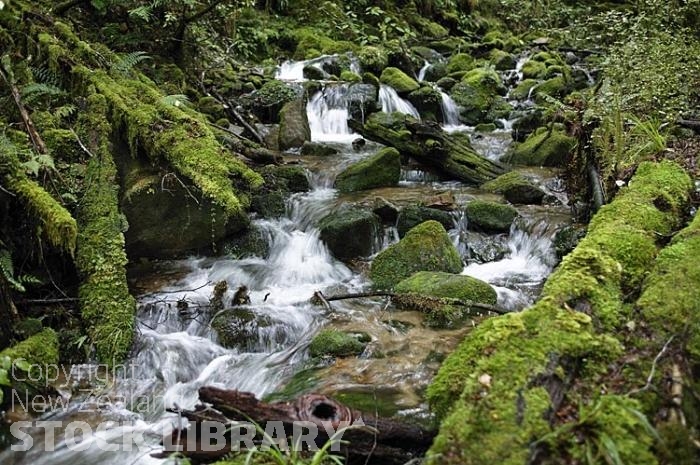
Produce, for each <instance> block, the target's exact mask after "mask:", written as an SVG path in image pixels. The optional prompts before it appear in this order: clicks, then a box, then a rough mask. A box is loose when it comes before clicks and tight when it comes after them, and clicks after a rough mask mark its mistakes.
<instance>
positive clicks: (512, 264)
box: [462, 222, 556, 310]
mask: <svg viewBox="0 0 700 465" xmlns="http://www.w3.org/2000/svg"><path fill="white" fill-rule="evenodd" d="M548 226H549V225H548V224H546V223H545V222H539V223H536V224H534V225H532V226H531V227H529V228H528V229H530V231H526V230H523V229H521V228H519V227H518V226H516V225H515V224H514V225H513V226H512V227H511V230H510V235H509V237H508V241H507V243H506V244H507V247H508V253H507V254H506V256H505V257H504V258H503V259H501V260H498V261H493V262H487V263H472V264H470V265H468V266H466V267H465V268H464V270H463V271H462V274H465V275H469V276H473V277H475V278H478V279H481V280H483V281H486V282H488V283H489V284H491V285H492V286H494V288H495V289H496V291H497V292H498V298H499V304H500V305H502V306H503V307H505V308H508V309H511V310H516V309H520V308H523V307H525V306H527V305H529V304H531V303H532V302H533V301H534V298H535V296H536V295H537V293H538V290H539V287H540V286H541V285H542V283H543V282H544V280H545V279H546V278H547V276H549V274H550V273H551V271H552V268H553V267H554V264H555V263H556V256H555V254H554V250H553V247H552V239H551V235H550V232H549V230H548Z"/></svg>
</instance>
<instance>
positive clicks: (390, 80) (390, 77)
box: [379, 67, 420, 95]
mask: <svg viewBox="0 0 700 465" xmlns="http://www.w3.org/2000/svg"><path fill="white" fill-rule="evenodd" d="M379 81H380V82H381V83H382V84H386V85H388V86H390V87H393V88H394V90H395V91H396V92H397V93H399V94H403V95H406V94H409V93H411V92H413V91H414V90H417V89H418V88H419V87H420V85H419V84H418V83H417V82H416V81H415V79H413V78H412V77H410V76H409V75H407V74H406V73H404V72H403V71H401V70H400V69H398V68H394V67H389V68H385V69H384V71H382V75H381V76H380V77H379Z"/></svg>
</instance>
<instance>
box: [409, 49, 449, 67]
mask: <svg viewBox="0 0 700 465" xmlns="http://www.w3.org/2000/svg"><path fill="white" fill-rule="evenodd" d="M411 51H412V52H413V53H414V54H416V55H418V56H419V57H421V58H422V59H423V60H426V61H428V62H430V63H433V62H437V61H440V60H442V59H443V58H442V55H441V54H440V53H438V52H437V50H433V49H432V48H430V47H424V46H421V45H417V46H415V47H411Z"/></svg>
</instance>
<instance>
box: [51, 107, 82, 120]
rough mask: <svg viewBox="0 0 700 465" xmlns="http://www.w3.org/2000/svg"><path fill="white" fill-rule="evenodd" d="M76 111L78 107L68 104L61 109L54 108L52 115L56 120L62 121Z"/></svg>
mask: <svg viewBox="0 0 700 465" xmlns="http://www.w3.org/2000/svg"><path fill="white" fill-rule="evenodd" d="M77 110H78V107H76V106H75V105H73V104H70V103H69V104H68V105H63V106H62V107H58V108H56V109H55V110H54V112H53V114H54V116H56V117H57V118H58V119H64V118H69V117H71V116H72V115H73V114H74V113H75V112H76V111H77Z"/></svg>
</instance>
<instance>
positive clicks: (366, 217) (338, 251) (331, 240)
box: [318, 207, 381, 260]
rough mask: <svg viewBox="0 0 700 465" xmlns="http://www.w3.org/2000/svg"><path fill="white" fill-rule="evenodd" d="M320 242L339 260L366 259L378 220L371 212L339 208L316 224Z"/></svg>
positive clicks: (378, 223) (377, 229) (377, 228)
mask: <svg viewBox="0 0 700 465" xmlns="http://www.w3.org/2000/svg"><path fill="white" fill-rule="evenodd" d="M318 228H319V230H320V231H321V240H323V242H324V243H325V244H326V246H328V249H329V250H330V251H331V252H332V253H333V255H334V256H335V257H336V258H338V259H341V260H350V259H353V258H357V257H366V256H368V255H370V254H371V253H372V252H373V251H374V244H375V242H376V240H377V237H379V232H380V231H381V221H380V219H379V217H378V216H377V215H375V214H374V213H372V212H371V211H368V210H364V209H362V208H357V207H345V208H341V209H339V210H337V211H334V212H333V213H331V214H329V215H327V216H325V217H324V218H323V219H321V221H320V222H319V224H318Z"/></svg>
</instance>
